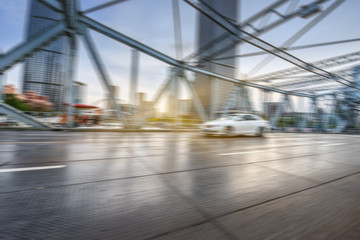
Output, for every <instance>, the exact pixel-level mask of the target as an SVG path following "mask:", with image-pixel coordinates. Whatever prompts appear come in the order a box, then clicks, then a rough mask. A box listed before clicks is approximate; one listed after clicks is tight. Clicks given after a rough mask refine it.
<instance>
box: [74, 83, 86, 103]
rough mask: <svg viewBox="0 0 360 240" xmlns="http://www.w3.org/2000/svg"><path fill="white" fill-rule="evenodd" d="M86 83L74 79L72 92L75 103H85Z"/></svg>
mask: <svg viewBox="0 0 360 240" xmlns="http://www.w3.org/2000/svg"><path fill="white" fill-rule="evenodd" d="M85 91H86V84H85V83H83V82H78V81H74V84H73V88H72V93H73V104H84V103H85V95H86V92H85Z"/></svg>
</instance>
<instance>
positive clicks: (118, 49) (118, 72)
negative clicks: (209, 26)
mask: <svg viewBox="0 0 360 240" xmlns="http://www.w3.org/2000/svg"><path fill="white" fill-rule="evenodd" d="M103 2H107V1H103ZM150 2H151V1H144V0H132V1H125V2H123V3H121V4H117V5H114V6H113V7H110V8H105V9H103V10H100V11H97V12H94V13H91V14H89V16H91V17H92V18H94V19H96V20H101V21H103V22H104V23H106V24H108V25H109V26H110V27H113V28H114V29H117V30H118V31H119V32H122V33H124V34H125V35H128V36H130V37H132V38H134V39H137V40H138V41H141V42H144V43H145V44H147V45H149V46H150V47H153V48H155V49H157V50H159V51H162V52H164V53H165V54H168V55H170V56H172V57H174V56H175V50H174V40H173V38H174V37H173V27H172V11H171V1H163V0H161V1H158V2H159V3H160V4H159V5H156V6H154V5H152V4H151V3H150ZM251 2H252V3H250V2H247V1H241V3H242V4H241V6H240V8H241V14H240V19H241V20H243V19H246V18H247V17H248V16H250V15H252V14H253V13H255V12H256V11H259V10H261V9H263V8H264V7H266V5H264V4H261V1H251ZM101 3H102V2H101ZM98 4H100V2H99V1H81V8H82V9H88V8H91V7H92V6H94V5H98ZM269 4H270V2H269ZM28 5H29V3H28V1H27V0H15V1H11V2H10V3H8V4H4V2H2V3H0V11H1V12H2V13H3V14H1V15H2V16H1V18H2V19H1V20H2V21H1V22H2V23H1V25H0V26H1V29H2V31H6V30H9V29H10V28H11V29H13V30H11V31H10V32H9V34H8V35H7V37H6V38H2V40H1V41H0V47H2V48H3V49H5V50H6V51H7V50H9V49H10V48H11V47H14V46H15V45H16V43H20V42H21V41H22V39H24V36H23V33H24V26H25V24H24V22H25V16H24V15H26V11H27V7H28ZM356 6H359V2H358V1H354V0H348V1H345V2H344V3H343V4H342V5H340V7H338V8H337V9H336V10H335V11H334V12H333V13H331V14H330V15H329V16H328V17H326V18H325V19H324V20H323V21H322V22H321V23H320V24H318V25H317V26H316V27H314V28H313V29H312V30H311V31H310V32H309V33H308V34H306V35H305V36H304V37H303V38H301V39H300V40H299V41H297V42H296V43H295V44H294V45H303V44H310V43H319V42H328V41H335V40H344V39H351V38H357V37H359V36H358V35H359V34H358V33H357V32H356V31H355V29H356V28H355V25H356V22H359V16H358V15H357V14H356ZM180 7H181V17H182V30H183V31H182V32H183V42H184V56H186V55H187V54H189V53H192V52H193V51H194V50H195V45H196V44H195V41H196V34H195V30H196V11H195V10H194V9H192V8H191V7H190V6H188V5H187V4H186V3H184V2H183V1H180ZM134 13H136V14H134ZM15 19H16V21H15ZM21 19H22V21H23V22H22V23H21ZM148 19H151V21H146V20H148ZM165 20H166V21H165ZM305 23H306V21H304V20H303V19H300V18H299V19H296V20H294V22H289V24H284V25H283V26H281V27H279V28H277V29H275V30H273V31H270V33H268V34H265V35H262V36H261V38H263V39H264V40H266V41H269V42H270V43H272V44H274V45H281V43H282V42H284V41H285V40H286V38H287V37H289V36H290V35H291V34H290V32H291V30H292V28H295V27H297V30H298V29H299V28H300V26H302V25H303V24H305ZM5 24H7V25H5ZM301 24H302V25H301ZM294 26H295V27H294ZM294 31H295V30H292V32H294ZM279 32H280V33H281V34H279ZM284 33H286V34H284ZM91 34H92V36H93V38H94V41H95V44H96V46H97V48H98V49H99V51H100V52H101V56H102V59H103V60H104V62H105V65H106V69H107V70H108V72H109V75H110V76H111V78H112V80H113V84H114V85H118V86H119V87H120V89H121V93H120V98H121V99H124V100H126V101H127V98H128V94H127V92H128V89H129V86H128V83H129V78H130V77H129V73H130V54H131V50H130V48H128V47H127V46H124V45H121V44H118V43H116V42H114V41H112V40H110V39H106V38H105V37H103V36H100V35H99V34H97V33H94V32H91ZM357 44H358V43H356V42H355V43H351V44H346V45H344V44H342V45H334V46H333V47H330V48H329V47H323V48H316V49H315V50H314V49H310V50H301V51H292V52H291V53H292V54H293V55H295V56H298V57H300V58H302V59H303V60H305V61H308V62H311V61H315V60H320V59H324V58H327V57H333V56H337V55H342V54H344V53H348V52H352V51H354V48H355V47H356V46H357ZM251 51H257V49H255V48H254V47H245V46H244V47H241V52H242V53H246V52H251ZM86 55H87V53H85V51H84V49H83V46H82V43H81V44H80V51H79V57H78V64H77V65H78V66H79V68H78V70H77V71H76V80H78V81H82V82H85V83H86V84H87V85H88V86H89V87H88V98H87V99H88V102H87V103H88V104H91V102H93V101H96V100H97V99H99V98H102V97H103V96H104V92H103V91H102V90H99V89H100V86H101V84H100V81H99V79H98V78H97V76H96V73H95V71H94V70H93V68H92V65H91V64H90V62H89V59H87V56H86ZM258 59H261V58H259V57H256V58H252V59H244V60H242V61H241V62H240V70H239V69H237V71H238V76H240V74H246V73H247V71H249V70H250V69H251V68H252V67H253V66H254V65H256V63H257V62H258V61H259V60H258ZM279 66H280V67H279ZM290 66H291V65H289V64H287V63H286V64H285V63H284V62H283V61H281V60H276V61H273V63H272V64H270V65H269V66H267V67H266V68H264V69H263V71H262V72H270V71H274V70H278V69H280V68H286V67H290ZM17 71H19V64H18V65H17V66H16V67H15V68H14V69H12V70H10V71H7V72H6V75H7V77H6V80H7V82H9V83H13V84H15V85H16V86H17V87H19V73H18V72H17ZM189 75H190V76H191V74H189ZM166 76H167V66H166V64H163V63H161V62H160V61H158V60H155V59H153V58H151V57H149V56H146V55H144V54H141V55H140V73H139V89H138V92H146V93H147V95H148V96H149V97H150V98H152V97H153V95H154V94H155V92H156V91H157V89H158V88H159V87H160V86H161V84H162V83H163V82H164V81H165V78H166ZM148 100H150V99H148Z"/></svg>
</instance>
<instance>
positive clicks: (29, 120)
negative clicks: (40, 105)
mask: <svg viewBox="0 0 360 240" xmlns="http://www.w3.org/2000/svg"><path fill="white" fill-rule="evenodd" d="M0 113H2V114H6V115H9V116H11V117H13V118H15V119H17V120H19V121H21V122H24V123H26V124H29V125H31V126H33V127H37V128H53V126H51V125H50V124H45V123H42V122H40V121H38V120H36V119H35V118H33V117H31V116H29V115H27V114H25V113H23V112H21V111H19V110H17V109H15V108H13V107H11V106H9V105H7V104H5V103H0Z"/></svg>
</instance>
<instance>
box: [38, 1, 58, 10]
mask: <svg viewBox="0 0 360 240" xmlns="http://www.w3.org/2000/svg"><path fill="white" fill-rule="evenodd" d="M37 1H39V2H40V3H42V4H44V5H45V6H47V7H49V8H51V9H52V10H54V11H56V12H61V11H63V6H62V5H61V2H60V1H57V0H37Z"/></svg>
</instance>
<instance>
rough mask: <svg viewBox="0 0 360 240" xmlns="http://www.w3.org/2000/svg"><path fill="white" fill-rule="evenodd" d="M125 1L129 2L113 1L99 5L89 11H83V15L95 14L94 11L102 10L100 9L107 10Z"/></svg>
mask: <svg viewBox="0 0 360 240" xmlns="http://www.w3.org/2000/svg"><path fill="white" fill-rule="evenodd" d="M125 1H128V0H113V1H110V2H107V3H104V4H101V5H98V6H96V7H93V8H89V9H87V10H85V11H83V12H82V13H90V12H94V11H97V10H100V9H103V8H106V7H110V6H112V5H115V4H118V3H121V2H125Z"/></svg>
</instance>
